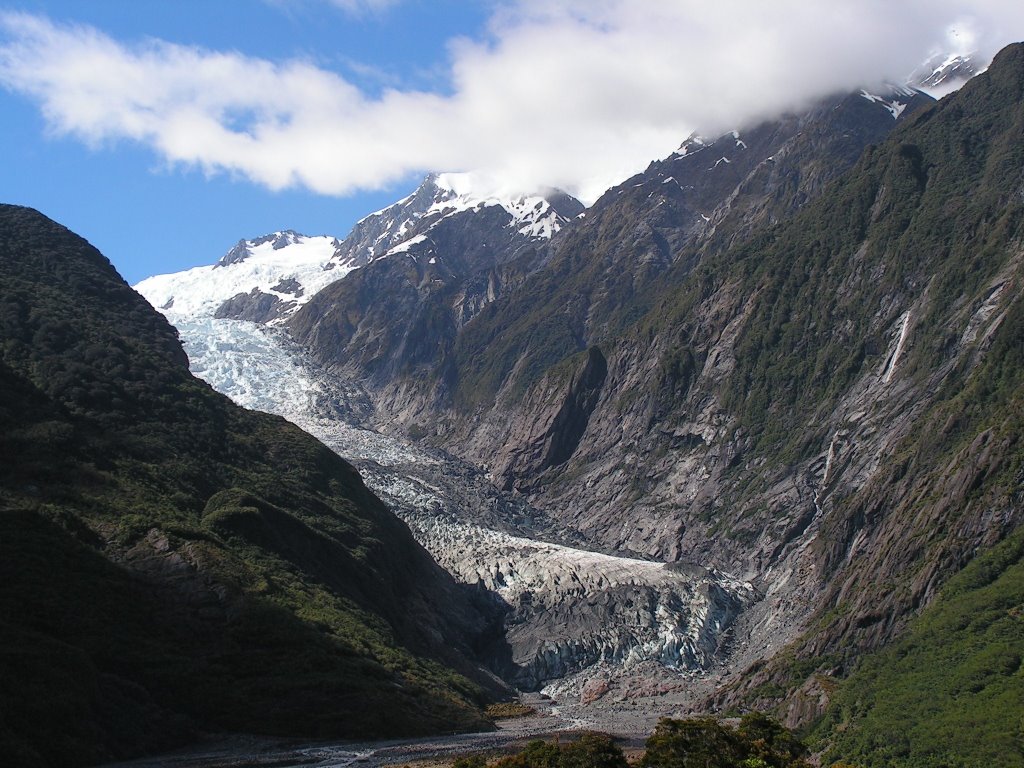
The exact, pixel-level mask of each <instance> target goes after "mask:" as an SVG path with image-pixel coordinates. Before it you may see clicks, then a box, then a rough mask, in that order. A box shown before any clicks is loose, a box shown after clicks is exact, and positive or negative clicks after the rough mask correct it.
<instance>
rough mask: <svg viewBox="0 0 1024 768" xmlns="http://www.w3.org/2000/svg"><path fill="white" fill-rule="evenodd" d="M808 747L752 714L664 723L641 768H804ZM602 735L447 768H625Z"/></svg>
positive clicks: (534, 744)
mask: <svg viewBox="0 0 1024 768" xmlns="http://www.w3.org/2000/svg"><path fill="white" fill-rule="evenodd" d="M806 755H807V748H806V747H805V746H804V744H803V743H802V742H801V741H799V740H798V739H797V738H796V737H795V736H794V735H793V734H792V733H791V732H790V731H788V730H787V729H785V728H783V727H782V726H781V725H779V723H777V722H776V721H774V720H772V719H771V718H769V717H767V716H765V715H763V714H761V713H758V712H752V713H749V714H746V715H744V716H743V717H742V718H740V719H739V722H738V723H736V724H735V725H732V724H729V723H725V722H722V721H720V720H716V719H714V718H710V717H705V718H696V719H692V720H672V719H669V718H663V719H662V720H660V721H659V722H658V726H657V728H656V729H655V730H654V733H652V734H651V735H650V737H649V738H648V739H647V743H646V745H645V751H644V754H643V756H642V757H641V758H640V760H639V762H638V763H636V765H639V766H640V768H809V765H810V764H809V763H808V762H806V760H805V759H804V758H805V756H806ZM629 764H630V763H628V762H627V761H626V757H625V755H624V754H623V752H622V749H621V748H620V747H619V746H618V745H617V744H616V743H615V740H614V739H613V738H612V737H611V736H609V735H608V734H605V733H596V732H584V733H582V734H580V735H579V736H578V737H577V738H574V739H571V740H569V741H568V742H567V743H561V742H558V743H552V742H550V741H543V740H540V739H537V740H534V741H531V742H529V743H528V744H527V745H526V746H525V747H524V748H523V749H521V750H520V751H519V752H517V753H516V754H514V755H511V756H508V757H502V758H498V759H494V760H490V761H489V760H488V758H487V756H486V755H483V754H472V755H464V756H462V757H460V758H458V759H457V760H455V762H454V764H453V766H452V768H487V767H488V766H489V767H490V768H627V766H628V765H629Z"/></svg>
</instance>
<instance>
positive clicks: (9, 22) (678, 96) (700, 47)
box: [0, 0, 1024, 199]
mask: <svg viewBox="0 0 1024 768" xmlns="http://www.w3.org/2000/svg"><path fill="white" fill-rule="evenodd" d="M332 1H333V2H336V3H337V4H339V5H343V6H351V8H350V10H351V9H357V6H358V7H359V8H363V9H367V8H370V7H371V6H374V7H381V6H384V5H387V4H388V3H389V1H390V0H383V1H382V0H332ZM1020 6H1024V4H1021V3H1019V2H996V1H992V2H960V1H958V0H927V2H926V1H924V0H904V1H903V2H893V0H832V2H828V3H807V2H806V1H805V0H776V1H775V2H773V3H764V2H761V1H760V0H755V1H751V2H740V1H739V0H719V2H716V3H706V2H699V3H698V2H695V0H677V1H676V2H669V0H631V1H630V0H516V1H515V2H513V1H512V0H509V1H508V2H506V3H505V4H504V5H502V6H500V7H499V8H498V10H497V11H496V12H495V15H494V17H493V18H492V20H491V25H490V29H489V34H488V37H487V39H486V40H475V41H472V40H458V41H453V42H452V44H451V74H450V77H451V82H450V89H449V90H450V94H449V95H438V94H433V93H428V92H420V91H414V90H404V91H403V90H396V89H390V90H385V91H384V92H383V93H382V94H381V95H380V96H376V97H372V98H371V97H369V96H367V95H366V94H365V93H363V92H361V91H360V90H359V89H358V88H357V87H356V86H355V85H353V84H352V83H350V82H348V81H346V80H345V79H344V78H343V77H341V76H340V75H338V74H337V73H334V72H331V71H327V70H324V69H322V68H318V67H316V66H314V65H312V64H310V63H308V62H304V61H299V60H292V61H284V62H270V61H266V60H261V59H257V58H251V57H246V56H242V55H240V54H238V53H222V52H215V51H209V50H202V49H197V48H191V47H184V46H179V45H174V44H171V43H167V42H162V41H158V40H152V41H147V42H145V43H142V44H134V45H127V44H124V43H121V42H118V41H115V40H113V39H111V38H109V37H107V36H105V35H104V34H103V33H101V32H100V31H97V30H95V29H92V28H88V27H81V26H66V25H60V24H55V23H53V22H51V21H49V20H47V19H45V18H41V17H37V16H31V15H25V14H6V15H3V16H2V17H0V28H2V29H3V30H5V32H6V40H5V41H4V42H2V43H0V82H2V83H4V84H6V85H7V87H9V88H11V89H14V90H16V91H19V92H22V93H24V94H27V95H29V96H30V97H32V98H34V99H36V100H38V101H39V103H40V105H41V108H42V110H43V112H44V114H45V116H46V119H47V123H48V125H49V126H50V128H51V129H52V130H53V131H55V132H57V133H59V134H65V135H70V136H75V137H78V138H80V139H81V140H83V141H86V142H89V143H90V144H104V143H107V142H112V141H117V140H124V139H127V140H132V141H136V142H140V143H142V144H144V145H148V146H150V147H152V148H153V149H154V151H156V152H157V153H159V154H160V155H161V156H162V157H163V158H165V159H166V160H167V161H169V162H170V163H172V164H183V165H185V166H189V167H198V168H201V169H203V170H204V171H206V172H208V173H221V172H227V173H231V174H236V175H240V176H242V177H245V178H248V179H250V180H252V181H253V182H255V183H258V184H263V185H266V186H268V187H270V188H274V189H279V188H283V187H289V186H296V185H301V186H304V187H307V188H309V189H312V190H314V191H317V192H321V193H328V194H344V193H348V192H352V191H355V190H358V189H368V188H378V187H381V186H384V185H386V184H388V183H390V182H393V181H395V180H398V179H400V178H403V177H405V176H407V175H408V174H409V173H411V172H414V171H428V170H467V169H476V170H479V171H481V172H483V173H484V174H485V175H486V176H487V177H488V178H490V179H492V180H494V183H500V184H503V185H507V186H509V187H510V188H511V187H517V188H523V189H525V188H528V187H537V186H542V185H553V186H560V187H563V188H566V189H569V190H570V191H572V192H574V193H576V194H579V195H581V196H582V197H584V198H588V199H592V198H593V197H595V196H596V195H597V194H598V193H599V192H600V191H602V190H603V189H604V188H606V187H607V186H609V185H610V184H612V183H615V182H617V181H619V180H621V179H623V178H624V177H626V176H627V175H629V174H630V173H633V172H636V171H637V170H640V169H642V168H643V167H644V166H645V165H646V164H647V162H649V161H650V160H651V159H653V158H655V157H659V156H664V155H665V154H667V153H668V152H670V151H671V150H672V149H674V148H675V147H676V146H677V145H678V144H679V142H680V141H681V139H682V138H683V137H684V136H685V135H686V134H687V133H688V132H689V131H690V130H692V129H694V128H698V129H700V130H703V131H707V132H714V131H717V130H726V129H728V128H732V127H734V126H742V125H743V124H745V123H748V122H750V121H752V120H755V119H758V118H761V117H766V116H770V115H772V114H773V113H777V112H779V111H780V110H782V109H785V108H794V107H797V106H799V105H800V104H802V103H805V102H807V101H808V100H810V99H813V98H817V97H820V96H823V95H825V94H827V93H829V92H833V91H836V90H841V89H846V90H852V89H854V88H856V87H858V86H861V85H870V84H873V83H874V82H877V81H882V80H884V79H893V78H900V77H901V76H904V75H906V74H907V73H909V72H910V71H911V70H913V69H914V68H915V67H916V66H917V65H918V64H920V63H921V62H922V61H923V60H924V59H925V58H926V57H927V56H928V55H929V54H930V53H932V52H934V51H937V50H939V49H942V50H956V49H958V48H959V49H966V48H976V49H978V50H980V51H981V52H982V53H983V54H985V55H991V54H993V53H994V52H995V51H996V50H997V49H998V48H999V47H1001V46H1002V45H1004V44H1005V43H1007V42H1010V41H1011V40H1012V39H1013V38H1016V37H1020V36H1021V35H1022V33H1024V7H1020Z"/></svg>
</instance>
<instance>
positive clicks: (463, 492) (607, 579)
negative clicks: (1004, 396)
mask: <svg viewBox="0 0 1024 768" xmlns="http://www.w3.org/2000/svg"><path fill="white" fill-rule="evenodd" d="M179 326H180V327H181V328H182V329H183V335H184V341H185V347H186V350H187V351H188V354H189V357H190V364H191V369H192V370H193V371H195V372H196V373H197V374H198V375H200V376H202V377H203V378H204V379H205V380H206V381H208V382H209V383H210V384H212V385H213V386H214V387H215V388H216V389H217V390H218V391H220V392H222V393H224V394H226V395H228V396H229V397H231V398H232V399H233V400H234V401H235V402H237V403H239V404H241V405H245V406H248V407H254V408H259V409H261V410H265V411H269V412H272V413H276V414H279V415H281V416H284V417H285V418H288V419H289V420H290V421H292V422H294V423H295V424H297V425H299V426H301V427H302V428H303V429H304V430H306V431H307V432H309V433H311V434H313V435H315V436H317V437H318V438H320V439H321V440H322V441H323V442H324V443H325V444H326V445H328V446H330V447H331V448H333V449H334V450H335V451H336V452H337V453H339V454H340V455H341V456H343V457H345V458H346V459H348V460H350V461H352V462H353V463H354V464H355V465H356V466H357V467H358V469H359V471H360V474H361V475H362V477H363V478H364V479H365V481H366V483H367V484H368V486H369V487H370V488H371V489H372V490H373V491H374V493H376V494H377V495H378V496H379V497H380V498H382V499H383V500H384V501H386V502H387V503H388V505H389V506H390V507H391V509H393V510H394V511H395V512H396V513H397V514H398V515H399V516H400V517H401V518H402V519H403V520H405V521H406V522H407V523H408V525H409V526H410V529H411V530H412V532H413V535H414V536H415V537H416V539H417V541H419V542H420V543H421V544H423V546H424V547H425V548H426V549H427V550H428V551H429V552H430V553H431V555H433V556H434V558H435V559H436V560H437V561H438V562H439V563H440V564H441V565H442V566H443V567H445V569H446V570H448V571H449V572H450V573H451V574H452V575H453V576H454V577H455V578H456V579H457V580H459V581H460V582H462V583H464V584H467V585H473V587H474V589H475V590H479V591H480V592H481V594H482V596H484V595H485V596H487V599H488V601H489V602H490V604H492V605H493V606H494V608H495V610H496V611H497V612H499V613H500V615H501V616H502V617H503V618H504V628H505V630H506V631H500V630H502V627H500V626H495V627H494V630H495V631H494V632H493V634H492V635H491V636H490V637H489V638H485V639H482V641H481V642H480V643H479V644H478V650H479V652H480V655H481V657H482V658H484V659H486V660H487V661H488V662H489V664H490V665H491V667H492V668H493V669H495V670H496V671H498V672H500V673H501V674H502V676H503V677H505V678H506V679H507V680H509V681H513V682H514V683H515V684H516V685H517V686H519V687H520V688H523V689H527V690H534V689H537V688H539V687H541V686H544V685H548V684H549V683H550V682H551V681H552V680H555V679H560V678H564V677H566V676H573V675H576V674H586V673H587V670H589V669H590V668H592V667H594V666H595V665H603V666H608V667H610V668H613V669H619V668H622V667H623V666H624V665H626V666H632V665H635V664H637V663H640V662H644V661H646V662H657V663H659V664H661V665H664V667H666V668H669V669H673V670H688V671H692V672H697V671H700V670H705V669H708V668H709V667H711V666H714V665H716V664H717V663H718V661H719V656H720V654H719V650H720V646H721V645H722V643H724V642H726V641H727V638H728V635H729V631H730V629H731V627H732V624H733V622H734V620H735V619H736V617H737V616H738V615H739V614H740V612H741V611H742V609H743V607H744V606H745V605H747V604H748V603H749V602H750V601H751V600H752V599H753V597H754V595H753V593H752V590H751V587H750V585H749V584H744V583H741V582H739V581H737V580H736V579H733V578H731V577H730V576H728V575H727V574H723V573H719V572H715V571H713V570H708V569H705V568H701V567H699V566H693V567H687V568H681V567H677V566H667V565H666V564H664V563H659V562H652V561H648V560H640V559H637V558H632V557H628V556H612V555H607V554H601V553H598V552H592V551H587V550H586V549H583V548H581V547H580V545H581V544H583V542H582V541H581V540H580V539H579V537H574V536H573V535H572V533H571V532H567V531H566V530H564V528H563V527H562V526H560V525H558V524H557V523H556V522H555V521H553V520H552V519H551V518H550V517H549V516H547V515H544V514H543V513H541V512H539V511H538V510H536V509H534V508H532V507H531V506H530V505H528V504H525V503H524V502H523V501H522V500H521V499H518V498H516V497H513V496H511V495H509V494H507V493H504V492H502V491H500V490H499V489H497V488H495V487H494V486H493V485H492V484H491V483H490V482H489V481H488V479H487V478H486V477H485V476H484V475H483V473H481V472H480V470H479V469H477V468H475V467H472V466H471V465H468V464H466V463H465V462H461V461H458V460H456V459H455V458H454V457H452V456H450V455H447V454H445V453H444V452H441V451H436V450H426V449H424V448H421V447H418V446H415V445H410V444H403V443H402V442H400V441H398V440H397V439H395V438H392V437H389V436H387V435H383V434H380V433H377V432H372V431H368V430H365V429H361V428H359V427H357V426H354V425H353V424H351V423H350V422H351V421H353V416H354V415H356V414H355V411H356V410H358V409H356V408H354V407H353V404H362V405H363V406H365V407H368V403H369V399H368V398H367V397H366V395H365V394H364V393H362V392H361V391H360V390H359V389H358V388H357V387H355V386H353V385H352V384H351V383H344V382H339V381H338V380H337V379H336V378H334V377H331V376H326V375H325V374H324V373H323V372H322V371H319V370H318V369H317V368H316V367H315V365H313V363H312V361H311V360H310V359H309V358H308V356H307V355H304V354H303V352H302V350H301V349H299V348H297V347H295V346H294V345H293V344H289V343H288V340H287V339H286V338H284V337H283V336H282V335H281V334H280V333H279V332H275V331H274V330H273V329H268V328H266V327H265V326H262V325H258V324H254V323H251V322H246V321H238V320H228V319H220V320H210V319H207V320H206V321H205V323H204V322H201V321H200V322H179ZM356 420H357V419H356Z"/></svg>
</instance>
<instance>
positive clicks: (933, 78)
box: [908, 52, 986, 99]
mask: <svg viewBox="0 0 1024 768" xmlns="http://www.w3.org/2000/svg"><path fill="white" fill-rule="evenodd" d="M985 69H986V67H985V66H983V65H982V63H981V62H980V61H979V60H978V57H977V54H975V53H965V52H954V53H936V54H935V55H934V56H932V57H931V58H929V59H928V60H927V61H926V62H924V63H923V64H922V65H921V66H920V67H918V68H917V69H916V70H914V72H913V73H912V74H911V75H910V77H909V78H908V81H909V83H910V84H911V85H912V86H914V87H915V88H918V89H919V90H922V91H924V92H925V93H927V94H928V95H929V96H931V97H932V98H935V99H941V98H942V97H943V96H945V95H947V94H949V93H952V92H953V91H955V90H957V89H958V88H959V87H960V86H961V85H963V84H964V83H966V82H967V81H968V80H970V79H971V78H972V77H974V76H975V75H978V74H981V73H982V72H984V71H985Z"/></svg>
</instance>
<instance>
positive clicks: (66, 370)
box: [0, 206, 493, 765]
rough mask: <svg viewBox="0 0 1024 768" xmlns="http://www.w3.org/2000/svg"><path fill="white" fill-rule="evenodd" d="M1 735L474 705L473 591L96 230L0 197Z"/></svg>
mask: <svg viewBox="0 0 1024 768" xmlns="http://www.w3.org/2000/svg"><path fill="white" fill-rule="evenodd" d="M0 286H2V288H0V392H2V397H0V457H2V458H0V679H2V680H3V685H2V686H0V751H2V752H3V754H4V755H5V760H7V761H11V762H10V764H17V765H82V764H89V763H95V762H101V761H104V760H111V759H115V758H119V757H126V756H130V755H133V754H137V753H140V752H144V751H153V750H156V749H160V748H166V747H169V746H172V745H175V744H180V743H182V742H183V741H186V740H188V739H190V738H193V737H194V736H195V735H196V734H198V733H200V732H208V731H223V730H243V729H244V730H245V731H248V732H257V733H269V734H289V735H305V736H318V737H325V736H345V737H361V738H362V737H372V736H384V735H399V734H419V733H428V732H436V731H440V730H444V731H451V730H457V729H466V728H470V727H472V728H480V727H485V726H486V725H487V723H486V721H485V720H484V718H483V717H482V715H481V714H480V707H481V705H482V704H484V703H485V702H486V701H487V700H488V698H489V694H488V692H487V690H488V688H489V687H490V689H491V690H493V687H492V686H493V684H492V683H490V682H489V678H488V677H487V676H486V675H484V674H483V673H481V672H480V671H479V670H478V669H477V668H476V667H475V665H474V664H473V662H471V661H470V658H471V656H472V645H473V643H474V642H475V641H476V640H477V639H478V638H479V637H480V636H481V635H482V634H483V633H485V632H487V631H488V629H489V621H490V619H489V617H488V615H487V614H486V613H485V612H482V611H481V610H479V609H478V608H477V607H476V606H475V605H474V604H473V602H472V598H471V597H470V596H468V595H467V594H464V593H463V592H461V591H460V590H459V588H458V587H457V586H456V585H455V584H454V582H453V581H452V580H451V579H450V577H448V576H447V574H445V573H444V572H443V571H441V570H440V568H438V567H437V566H436V564H434V562H433V561H432V560H431V559H430V558H429V556H428V555H427V554H426V553H425V552H424V551H423V549H422V548H421V547H420V546H419V545H417V544H416V543H415V542H414V541H413V539H412V537H411V536H410V534H409V531H408V529H407V528H406V526H405V525H404V524H403V523H401V522H400V521H398V520H397V518H395V517H394V516H393V515H392V514H391V513H390V512H389V511H388V510H387V509H386V508H385V507H384V506H383V505H382V504H381V503H380V502H379V501H378V500H377V499H376V498H375V497H374V496H373V495H372V494H371V493H370V492H369V491H367V489H366V488H365V486H364V485H363V483H362V481H361V480H360V478H359V476H358V474H357V473H356V472H355V470H354V469H352V468H351V467H350V466H349V465H348V464H347V463H345V462H344V461H343V460H341V459H340V458H338V457H337V456H336V455H335V454H334V453H332V452H331V451H330V450H328V449H327V448H325V447H324V446H323V445H321V444H320V443H318V442H317V441H316V440H314V439H313V438H310V437H309V436H308V435H306V434H304V433H302V432H301V431H300V430H298V429H297V428H295V427H294V426H292V425H290V424H288V423H287V422H285V421H284V420H282V419H279V418H276V417H271V416H267V415H264V414H259V413H255V412H251V411H245V410H243V409H240V408H238V407H236V406H234V405H233V404H231V403H230V402H229V401H228V400H227V399H226V398H224V397H222V396H221V395H218V394H216V393H214V392H213V391H212V390H211V389H210V388H209V387H208V386H207V385H206V384H204V383H202V382H200V381H198V380H197V379H194V378H193V377H192V376H191V375H190V374H189V372H188V369H187V360H186V358H185V355H184V353H183V352H182V349H181V346H180V344H179V343H178V340H177V336H176V333H175V331H174V330H173V329H172V328H171V327H170V326H169V325H168V324H167V323H166V321H165V320H164V319H163V318H162V317H161V316H160V315H158V314H157V313H156V312H154V311H153V310H152V309H151V308H150V307H149V305H148V304H146V302H145V301H144V300H143V299H142V298H141V297H139V296H138V295H137V294H136V293H135V292H134V291H132V290H131V289H130V288H129V287H128V286H127V285H126V284H125V283H124V282H123V281H122V280H121V279H120V278H119V277H118V276H117V274H116V273H115V272H114V270H113V268H112V267H111V266H110V264H109V263H108V262H107V261H106V259H105V258H103V257H102V256H101V255H100V254H99V253H98V252H97V251H96V250H95V249H93V248H92V247H91V246H89V244H88V243H86V242H85V241H83V240H82V239H81V238H79V237H77V236H75V235H74V234H72V233H71V232H69V231H67V230H66V229H64V228H63V227H61V226H59V225H57V224H55V223H53V222H52V221H49V220H48V219H46V218H45V217H44V216H42V215H40V214H39V213H37V212H35V211H32V210H30V209H26V208H19V207H14V206H3V207H0Z"/></svg>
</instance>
